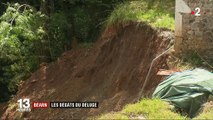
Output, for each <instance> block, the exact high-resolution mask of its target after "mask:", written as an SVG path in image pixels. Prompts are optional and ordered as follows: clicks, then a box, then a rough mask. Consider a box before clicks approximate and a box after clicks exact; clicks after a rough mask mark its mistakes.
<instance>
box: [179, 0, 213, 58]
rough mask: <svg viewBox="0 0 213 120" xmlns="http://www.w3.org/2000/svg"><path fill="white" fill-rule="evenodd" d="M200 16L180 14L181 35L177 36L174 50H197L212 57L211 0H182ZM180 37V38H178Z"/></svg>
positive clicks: (212, 26) (206, 56)
mask: <svg viewBox="0 0 213 120" xmlns="http://www.w3.org/2000/svg"><path fill="white" fill-rule="evenodd" d="M183 1H185V2H186V4H187V5H188V6H189V7H190V8H191V10H192V11H195V8H196V7H199V8H200V9H201V13H200V14H201V16H195V15H193V14H190V13H183V14H182V37H181V38H177V42H176V43H177V44H176V50H177V51H178V52H181V53H188V52H193V51H197V52H198V53H200V54H201V55H202V56H203V57H204V58H210V59H211V60H212V59H213V0H183ZM195 12H196V11H195ZM180 39H181V40H180Z"/></svg>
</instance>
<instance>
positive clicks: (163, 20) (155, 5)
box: [107, 0, 175, 30]
mask: <svg viewBox="0 0 213 120" xmlns="http://www.w3.org/2000/svg"><path fill="white" fill-rule="evenodd" d="M174 6H175V1H174V0H158V1H153V0H137V1H127V2H125V3H122V4H120V5H118V6H117V7H116V8H115V10H114V11H113V12H112V14H111V16H110V17H109V18H108V20H107V26H110V25H113V24H117V23H120V22H127V21H136V22H146V23H147V24H150V25H151V26H153V27H157V28H168V29H171V30H174V25H175V24H174V13H175V12H174Z"/></svg>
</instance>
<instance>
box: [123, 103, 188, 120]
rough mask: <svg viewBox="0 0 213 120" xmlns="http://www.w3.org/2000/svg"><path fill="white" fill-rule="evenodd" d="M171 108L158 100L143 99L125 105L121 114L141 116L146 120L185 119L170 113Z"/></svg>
mask: <svg viewBox="0 0 213 120" xmlns="http://www.w3.org/2000/svg"><path fill="white" fill-rule="evenodd" d="M171 109H172V108H171V106H170V105H169V104H168V103H167V102H164V101H162V100H160V99H153V100H150V99H144V100H141V101H140V102H138V103H136V104H130V105H127V106H126V107H125V108H124V109H123V110H122V113H125V114H127V115H140V114H142V115H143V116H144V117H145V118H147V119H168V118H169V119H185V117H183V116H181V115H179V114H177V113H174V112H172V111H171Z"/></svg>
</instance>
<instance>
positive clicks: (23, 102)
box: [17, 99, 30, 109]
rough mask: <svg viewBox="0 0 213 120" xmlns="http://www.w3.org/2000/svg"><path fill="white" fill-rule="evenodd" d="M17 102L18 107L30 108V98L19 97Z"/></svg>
mask: <svg viewBox="0 0 213 120" xmlns="http://www.w3.org/2000/svg"><path fill="white" fill-rule="evenodd" d="M17 102H18V103H19V108H20V109H28V108H30V99H19V100H18V101H17Z"/></svg>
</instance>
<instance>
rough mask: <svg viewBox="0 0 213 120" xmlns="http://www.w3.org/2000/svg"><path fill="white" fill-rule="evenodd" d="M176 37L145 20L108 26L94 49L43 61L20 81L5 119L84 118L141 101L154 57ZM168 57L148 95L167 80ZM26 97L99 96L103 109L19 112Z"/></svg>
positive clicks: (163, 59) (76, 98)
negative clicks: (146, 23)
mask: <svg viewBox="0 0 213 120" xmlns="http://www.w3.org/2000/svg"><path fill="white" fill-rule="evenodd" d="M172 38H173V34H172V33H171V32H169V31H160V30H158V31H157V30H155V29H153V28H152V27H150V26H147V25H145V24H143V23H131V22H129V23H126V24H120V25H117V26H111V27H108V28H107V29H106V30H105V31H104V33H103V34H102V36H101V37H100V39H99V40H98V41H97V42H96V44H95V45H94V46H93V47H92V48H91V49H76V50H71V51H68V52H66V53H64V54H63V56H62V57H61V58H59V59H58V60H57V61H56V62H54V63H51V64H43V66H41V68H40V69H39V70H37V71H36V72H35V73H34V74H33V75H32V76H31V77H30V79H29V80H27V81H26V82H24V83H23V84H22V85H21V86H20V88H19V91H18V93H17V95H16V96H15V97H14V99H13V100H11V102H10V105H9V106H8V107H7V109H6V111H5V112H4V114H3V117H2V118H3V119H4V118H8V119H13V118H33V119H42V118H49V119H51V118H54V119H62V118H78V119H80V118H81V119H83V118H88V117H92V116H97V115H100V114H103V113H108V112H111V111H119V110H121V109H122V107H123V106H124V105H126V104H128V103H133V102H136V101H137V100H139V98H140V96H139V95H138V94H139V92H140V90H141V88H142V85H143V83H144V80H145V77H146V75H147V72H148V69H149V67H150V64H151V61H152V60H153V59H154V58H155V57H156V56H157V55H159V54H160V53H162V52H163V51H165V50H166V49H168V48H169V46H170V45H171V43H172ZM166 58H167V56H166V55H165V56H163V57H161V58H160V59H159V60H157V61H156V63H155V64H154V66H153V70H152V72H151V74H150V78H149V81H148V84H147V86H146V88H145V91H144V93H146V95H150V93H151V92H152V91H153V89H154V88H155V87H156V86H157V85H158V84H159V82H160V80H162V77H161V76H157V75H156V73H157V72H158V70H159V69H162V68H165V69H166V68H167V64H166ZM80 61H81V62H80ZM23 97H25V98H26V97H27V98H30V99H31V101H98V102H99V109H63V110H62V109H44V110H40V109H33V110H32V112H30V113H23V114H21V113H18V112H16V109H17V107H18V106H17V105H16V101H17V100H18V99H20V98H23Z"/></svg>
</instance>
